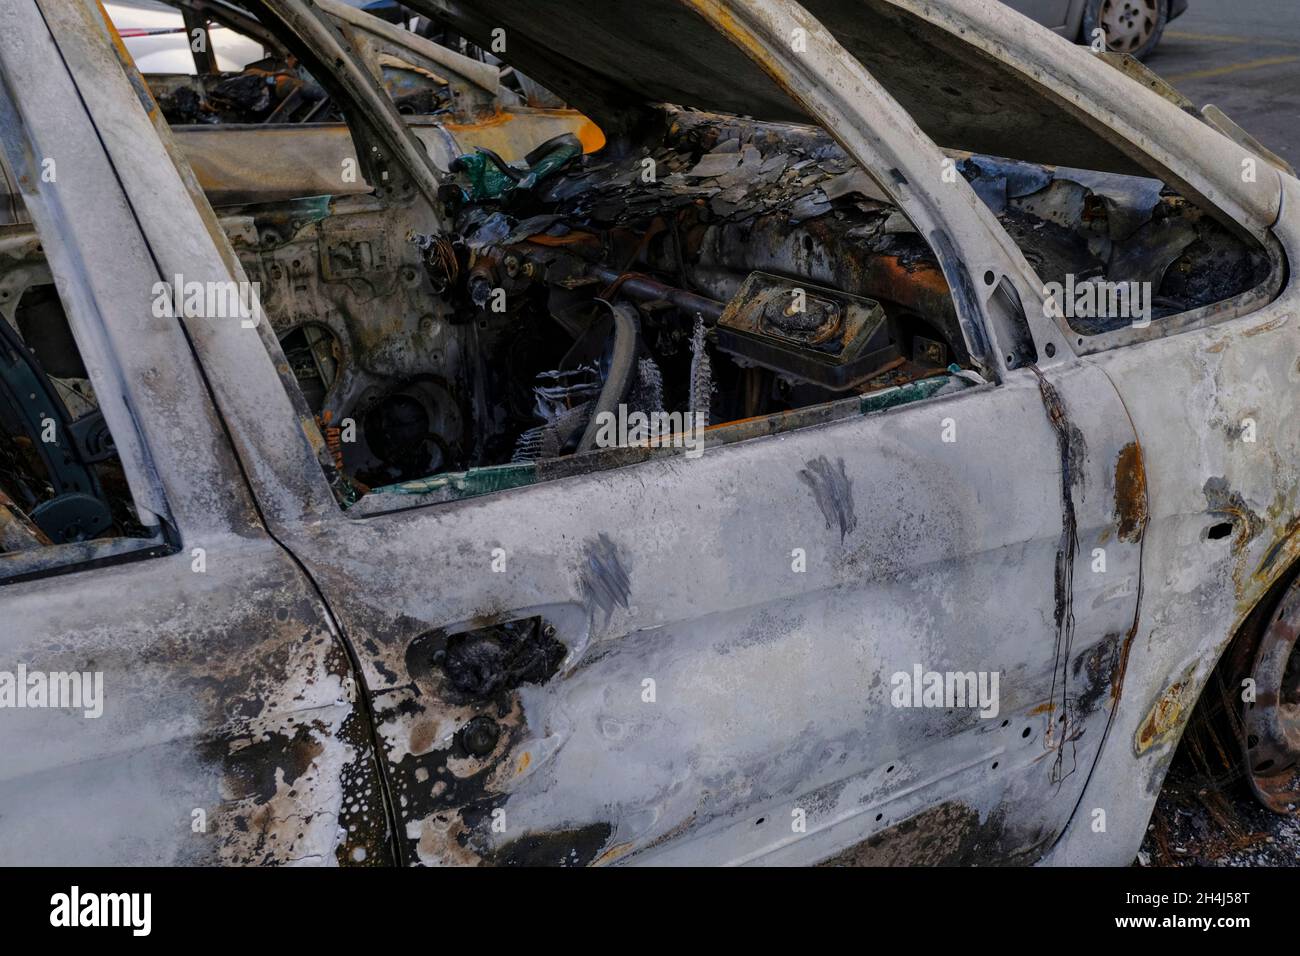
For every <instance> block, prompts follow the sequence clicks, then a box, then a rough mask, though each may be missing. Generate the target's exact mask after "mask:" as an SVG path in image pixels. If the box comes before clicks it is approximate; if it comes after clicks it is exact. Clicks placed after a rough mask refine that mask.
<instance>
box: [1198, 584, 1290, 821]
mask: <svg viewBox="0 0 1300 956" xmlns="http://www.w3.org/2000/svg"><path fill="white" fill-rule="evenodd" d="M1298 633H1300V577H1293V578H1292V579H1291V581H1290V584H1289V585H1288V586H1286V588H1285V590H1283V591H1282V593H1281V595H1280V596H1273V595H1270V597H1269V598H1268V599H1266V600H1264V601H1261V602H1260V605H1259V607H1257V608H1256V609H1255V611H1253V612H1252V613H1251V615H1250V617H1249V618H1248V619H1247V621H1246V624H1245V625H1244V626H1243V627H1242V629H1241V632H1240V633H1239V634H1237V636H1236V637H1235V638H1234V639H1233V641H1232V642H1231V643H1230V644H1229V646H1228V648H1227V650H1226V651H1225V652H1224V654H1223V657H1222V658H1221V659H1220V660H1219V663H1218V665H1217V666H1216V667H1215V669H1214V672H1213V673H1212V674H1211V675H1210V679H1209V680H1208V681H1207V683H1206V686H1205V688H1204V689H1203V690H1202V692H1201V697H1200V700H1198V701H1197V704H1196V708H1195V710H1194V711H1193V713H1192V716H1191V719H1190V720H1189V721H1188V725H1187V729H1186V732H1185V733H1184V735H1183V739H1182V743H1181V745H1180V747H1179V758H1180V759H1181V760H1182V768H1181V769H1182V776H1183V777H1184V778H1185V779H1187V780H1189V781H1190V782H1191V786H1192V789H1194V790H1206V789H1215V790H1220V791H1226V790H1227V789H1229V787H1231V786H1233V785H1235V784H1236V783H1238V782H1240V781H1244V782H1245V783H1246V784H1247V785H1248V786H1249V788H1250V790H1251V792H1252V793H1253V795H1254V797H1255V799H1256V800H1258V801H1259V803H1260V804H1261V805H1263V806H1264V807H1266V808H1267V809H1269V810H1272V811H1273V812H1274V813H1283V814H1296V813H1300V641H1298V640H1297V634H1298ZM1247 678H1249V679H1250V680H1251V686H1252V690H1253V693H1252V695H1251V698H1250V699H1249V700H1247V699H1245V695H1244V694H1243V689H1244V684H1243V681H1245V680H1246V679H1247Z"/></svg>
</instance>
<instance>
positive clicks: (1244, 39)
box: [1164, 30, 1300, 48]
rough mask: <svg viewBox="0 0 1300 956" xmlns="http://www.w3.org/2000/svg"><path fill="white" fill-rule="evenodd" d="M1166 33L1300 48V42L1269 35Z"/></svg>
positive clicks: (1177, 36) (1178, 31)
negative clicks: (1273, 37) (1271, 37)
mask: <svg viewBox="0 0 1300 956" xmlns="http://www.w3.org/2000/svg"><path fill="white" fill-rule="evenodd" d="M1164 35H1165V36H1167V37H1172V38H1173V39H1175V40H1208V41H1209V42H1211V43H1247V44H1254V45H1256V46H1285V47H1296V48H1300V42H1296V41H1294V40H1273V39H1270V38H1268V37H1238V36H1232V35H1230V34H1227V33H1191V32H1189V31H1187V30H1166V31H1165V33H1164Z"/></svg>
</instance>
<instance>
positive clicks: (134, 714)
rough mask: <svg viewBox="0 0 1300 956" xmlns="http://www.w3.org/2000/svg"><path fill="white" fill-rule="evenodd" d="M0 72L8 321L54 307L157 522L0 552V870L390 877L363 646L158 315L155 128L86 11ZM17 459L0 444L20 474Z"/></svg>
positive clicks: (10, 8)
mask: <svg viewBox="0 0 1300 956" xmlns="http://www.w3.org/2000/svg"><path fill="white" fill-rule="evenodd" d="M65 64H70V65H71V64H75V73H74V72H70V71H69V70H66V69H65V68H64V65H65ZM0 70H2V74H3V87H2V88H0V117H2V118H3V122H2V123H0V127H3V130H4V134H3V141H2V142H3V147H4V152H5V154H6V158H7V159H8V161H9V163H10V164H11V167H12V168H13V169H14V170H15V171H16V172H17V174H18V175H17V179H18V181H19V183H20V184H21V185H22V190H23V200H24V203H25V205H26V208H27V211H28V212H30V214H31V218H32V220H33V222H34V223H35V229H31V228H30V227H26V226H11V227H7V228H6V232H5V235H4V236H3V238H2V240H0V241H3V242H4V244H5V249H6V255H5V257H4V259H5V262H4V266H3V267H2V268H0V312H2V313H3V315H0V322H10V321H11V320H12V319H13V318H14V314H15V313H14V311H13V307H14V303H15V301H16V300H18V299H21V298H22V297H23V296H24V295H25V294H26V293H27V292H29V291H31V290H32V289H44V288H49V287H50V285H51V284H53V285H54V286H56V287H57V291H58V296H57V297H56V298H55V299H54V300H53V301H54V302H55V303H57V305H58V307H57V308H51V309H48V310H46V311H45V312H44V313H43V317H44V319H45V320H46V321H47V322H52V321H53V320H54V319H55V318H56V317H59V316H60V313H61V314H62V315H66V319H67V323H68V326H69V327H70V333H71V336H72V338H73V339H75V344H76V352H77V353H78V355H79V357H80V359H81V360H82V361H83V362H84V365H85V367H86V373H87V375H88V380H89V385H90V387H91V389H92V390H93V394H94V395H96V396H97V397H98V402H99V406H100V408H101V410H102V411H103V412H104V415H105V418H106V420H107V427H108V429H109V431H111V436H112V437H111V439H107V438H106V436H105V438H106V440H107V444H108V447H109V448H112V447H113V446H114V442H115V446H116V455H117V456H118V457H119V458H120V459H121V462H122V464H123V468H124V473H125V481H126V483H127V484H128V485H129V492H128V493H127V498H128V499H129V500H130V501H131V502H132V504H131V506H130V507H131V514H132V515H133V517H134V519H137V520H138V522H139V524H140V525H141V526H142V527H140V528H137V529H135V533H134V535H123V536H119V537H106V536H99V537H96V538H95V539H94V540H77V541H69V542H66V543H63V544H58V543H54V544H47V545H46V546H44V547H36V548H24V549H11V548H10V546H9V542H8V541H6V542H5V545H4V547H3V549H0V550H3V551H4V553H2V554H0V620H3V622H4V624H3V626H0V754H3V757H2V758H0V807H3V808H4V810H3V812H2V813H0V863H3V864H6V865H13V864H25V865H66V866H86V865H101V866H107V865H179V864H207V865H214V864H255V863H268V864H269V863H293V862H304V861H308V862H318V863H325V862H338V863H344V864H347V863H359V862H365V863H382V862H384V861H386V860H388V859H389V858H390V854H389V846H390V844H389V840H388V836H389V831H388V829H387V819H386V814H385V809H384V805H383V799H382V787H381V783H380V777H379V775H378V773H377V772H376V771H377V767H376V763H375V760H374V751H373V749H372V747H371V740H370V736H369V725H368V722H367V721H366V720H365V719H364V717H363V716H362V715H361V714H360V713H359V711H358V699H357V695H356V694H355V693H354V686H355V685H354V681H353V676H352V671H351V668H350V666H349V661H348V657H347V653H346V650H345V648H344V646H343V645H342V644H341V643H340V641H339V638H338V634H337V631H336V630H335V629H334V627H333V624H332V623H331V621H330V618H329V615H328V611H327V609H326V607H325V605H324V603H323V602H322V601H321V600H320V598H319V596H318V595H317V594H316V593H315V591H314V590H313V589H312V587H311V582H310V580H309V579H308V578H307V577H306V575H304V574H303V573H302V570H301V569H300V568H299V567H298V565H297V564H295V562H294V561H293V559H292V557H291V556H290V555H289V554H288V553H287V552H286V551H285V550H284V549H283V548H281V547H280V546H279V545H277V544H276V543H275V542H274V541H273V540H272V539H271V538H270V537H269V536H268V535H267V533H266V531H265V528H264V526H263V525H262V523H261V520H260V518H259V516H258V513H257V509H256V507H255V504H254V502H253V499H252V497H251V495H250V494H249V492H248V487H247V484H246V483H245V481H244V478H243V475H242V473H241V471H240V467H239V463H238V461H237V460H236V458H235V456H234V454H233V451H232V449H231V447H230V444H229V441H228V439H227V438H226V436H225V434H224V432H223V429H222V423H221V420H220V418H219V417H218V416H217V414H216V411H215V409H214V408H213V405H212V402H211V397H210V395H209V393H208V392H207V390H206V388H205V386H204V383H203V379H202V376H201V373H200V370H199V367H198V366H197V364H196V363H195V362H194V359H193V354H192V352H191V351H190V349H189V346H188V344H187V343H186V340H185V336H184V333H183V331H182V329H181V328H180V326H179V324H178V323H177V322H176V321H175V320H174V319H170V318H163V317H160V316H159V315H158V314H157V313H156V312H155V311H154V309H153V308H152V305H153V298H154V296H155V294H156V284H157V283H159V282H160V281H164V277H166V278H167V279H170V278H171V277H172V275H173V273H171V272H168V271H167V270H165V269H164V268H162V267H161V266H160V263H159V262H158V259H157V258H156V256H157V255H158V254H159V249H166V248H167V247H168V246H169V245H170V246H171V247H172V248H173V249H174V248H181V247H183V246H184V242H183V240H173V241H172V242H171V243H165V242H161V241H159V239H160V237H159V232H158V231H157V230H156V229H155V231H153V232H152V233H150V232H149V230H148V229H144V228H142V224H141V219H144V218H147V216H144V217H140V218H137V216H136V215H135V212H136V211H137V210H136V207H135V202H136V200H138V198H139V196H140V194H141V193H142V192H143V193H145V194H152V193H155V192H157V191H158V190H160V189H161V190H163V191H165V189H166V185H167V183H168V182H169V179H168V174H170V181H175V180H176V175H175V170H174V169H172V168H170V167H169V166H165V165H159V164H158V163H157V162H156V161H155V162H152V163H151V161H150V157H149V156H148V154H147V146H146V152H145V153H144V154H141V153H140V152H136V151H135V150H136V149H137V148H138V147H140V146H141V145H142V141H141V140H139V139H138V138H136V139H132V134H133V131H132V129H131V127H130V123H131V120H132V118H135V119H137V120H138V121H141V122H145V124H146V125H145V129H146V130H147V129H148V126H147V121H145V120H144V111H143V110H142V109H141V106H140V100H139V99H138V98H137V96H136V94H135V92H134V91H133V90H132V89H131V87H130V86H129V85H128V84H127V82H126V78H125V76H123V74H122V72H121V69H120V67H119V66H118V64H117V60H116V58H115V57H114V56H113V54H112V51H111V48H110V47H109V46H108V43H107V35H106V33H105V32H104V27H103V24H102V22H101V21H100V18H99V15H98V13H96V12H93V11H92V9H91V8H90V7H89V6H87V5H83V4H80V3H77V4H73V3H68V2H50V3H41V4H39V5H38V4H35V3H21V4H9V5H6V6H5V7H3V9H0ZM155 146H156V144H155ZM158 156H159V157H161V158H162V159H163V161H164V162H165V161H166V157H165V154H163V153H161V151H160V150H159V151H158ZM128 159H130V160H131V161H127V160H128ZM154 225H155V226H156V225H157V223H156V222H155V223H154ZM37 230H38V231H37ZM190 261H191V262H192V263H194V264H195V265H198V263H197V261H196V260H193V259H191V260H190ZM200 276H203V273H202V272H201V271H196V272H194V273H192V277H193V278H195V279H198V278H199V277H200ZM205 278H206V277H205ZM28 328H29V329H32V328H33V327H30V326H29V327H28ZM51 331H53V330H50V329H40V328H35V329H34V332H33V340H34V341H35V340H36V339H37V338H38V336H40V335H42V334H44V333H48V332H51ZM41 340H42V341H44V339H43V338H41ZM7 371H8V370H7V369H6V372H7ZM21 441H22V436H19V437H17V438H15V436H13V435H10V434H0V442H4V443H5V446H4V451H5V453H6V454H5V461H6V463H9V462H11V461H12V460H13V459H12V458H11V457H10V454H9V453H11V452H12V451H13V450H14V448H15V446H18V445H19V444H20V442H21ZM9 477H10V475H8V474H6V475H5V478H6V479H8V478H9Z"/></svg>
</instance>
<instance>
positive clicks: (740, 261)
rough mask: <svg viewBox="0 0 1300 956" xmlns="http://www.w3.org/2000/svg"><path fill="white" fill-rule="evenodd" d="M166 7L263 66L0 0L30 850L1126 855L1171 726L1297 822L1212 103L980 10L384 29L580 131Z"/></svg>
mask: <svg viewBox="0 0 1300 956" xmlns="http://www.w3.org/2000/svg"><path fill="white" fill-rule="evenodd" d="M176 3H177V4H178V5H181V6H184V5H186V4H189V3H192V5H193V7H194V9H193V10H192V11H191V12H192V13H199V14H201V16H207V17H214V18H216V17H220V18H222V20H223V22H224V23H225V25H226V26H227V27H228V28H231V29H242V30H243V31H246V32H249V33H250V35H251V34H254V33H255V34H257V35H258V36H259V42H261V43H262V44H263V46H264V47H265V48H266V49H267V50H268V51H269V53H268V58H267V60H266V61H265V62H259V64H254V65H252V66H251V67H250V68H249V69H248V70H244V71H240V72H238V73H232V74H225V73H219V72H218V73H211V74H209V75H206V76H201V77H195V76H189V75H187V76H186V77H185V78H183V79H181V80H177V79H175V78H166V77H149V78H146V77H143V76H141V75H140V74H139V72H138V71H137V70H136V69H135V66H134V64H133V63H132V61H131V59H130V56H129V54H128V53H127V52H126V50H125V48H124V47H123V46H122V45H121V44H120V43H118V42H115V38H114V37H113V36H112V31H111V28H110V25H109V24H108V23H107V22H106V21H105V19H104V16H103V12H102V9H101V8H100V7H99V5H98V4H96V3H93V2H90V0H18V2H10V3H6V4H4V5H3V6H2V7H0V72H2V76H3V83H2V84H0V134H2V136H3V147H4V153H3V155H4V160H5V169H4V171H3V172H4V175H3V177H0V183H2V184H4V188H5V191H4V195H3V196H2V197H0V212H3V214H4V215H5V216H6V220H5V223H4V225H2V226H0V314H2V315H3V321H0V329H3V332H4V340H3V343H0V344H3V346H4V348H3V350H0V354H2V355H3V358H4V362H3V364H2V365H0V424H3V426H4V431H5V441H4V443H3V444H0V452H2V453H3V454H2V455H0V491H3V492H4V496H3V497H0V581H3V586H2V587H0V620H2V621H3V622H4V624H3V627H0V755H3V756H0V807H3V808H4V809H3V813H0V862H4V863H69V864H87V863H105V864H113V863H145V862H150V863H171V864H178V863H211V862H220V863H233V864H271V863H340V864H363V865H371V864H384V863H397V864H417V863H424V864H431V865H432V864H467V865H476V864H485V863H496V864H529V863H549V864H559V865H575V864H614V863H619V864H623V863H626V864H682V863H689V864H723V863H736V864H740V863H744V864H766V863H815V862H826V861H838V862H853V863H899V864H906V863H937V862H950V863H987V862H1024V863H1031V862H1043V863H1059V864H1076V863H1093V864H1096V863H1102V864H1113V865H1127V864H1128V863H1130V862H1131V861H1132V859H1133V857H1134V854H1135V852H1136V850H1137V848H1138V846H1139V844H1140V842H1141V840H1142V837H1143V834H1144V832H1145V829H1146V826H1147V822H1148V820H1149V818H1150V815H1151V811H1152V807H1153V805H1154V803H1155V800H1156V797H1157V795H1158V793H1159V791H1160V788H1161V785H1162V781H1163V780H1164V778H1165V775H1166V771H1167V770H1168V768H1169V764H1170V761H1171V759H1172V758H1173V755H1174V753H1175V750H1176V748H1177V747H1178V745H1179V741H1180V739H1181V738H1182V737H1183V735H1184V731H1185V730H1186V729H1187V728H1188V727H1189V726H1190V725H1191V724H1192V723H1193V715H1194V714H1197V715H1198V716H1197V717H1196V718H1195V722H1196V723H1197V724H1198V725H1199V724H1201V723H1205V724H1207V725H1208V723H1209V722H1212V721H1213V720H1216V719H1218V718H1219V717H1224V718H1226V719H1227V722H1228V730H1227V731H1226V732H1225V733H1224V734H1223V735H1222V736H1220V737H1219V741H1220V743H1221V746H1220V747H1219V751H1220V754H1221V756H1222V757H1223V759H1225V760H1227V761H1228V762H1229V763H1230V765H1231V766H1230V767H1229V768H1228V769H1229V770H1230V771H1232V772H1235V773H1238V774H1240V775H1243V776H1245V777H1246V778H1247V779H1248V780H1249V781H1250V783H1251V785H1252V786H1253V787H1254V789H1255V791H1256V793H1257V794H1258V795H1259V796H1260V798H1261V799H1262V800H1263V801H1264V802H1265V803H1267V804H1268V805H1269V806H1270V807H1272V808H1273V809H1275V810H1278V811H1279V812H1291V811H1293V810H1294V807H1295V803H1296V800H1297V795H1298V794H1300V788H1298V787H1297V783H1296V777H1297V767H1298V766H1300V734H1298V733H1297V729H1296V713H1297V704H1298V702H1297V700H1296V697H1295V695H1296V682H1295V679H1294V675H1295V673H1296V669H1295V664H1294V661H1295V659H1296V658H1295V643H1296V634H1297V627H1296V614H1297V613H1300V611H1298V610H1297V605H1298V604H1300V585H1297V584H1296V572H1297V569H1298V568H1300V472H1298V471H1297V468H1296V462H1297V461H1300V432H1297V429H1296V424H1295V415H1294V409H1295V408H1296V407H1297V404H1298V402H1300V366H1298V365H1297V348H1296V346H1297V335H1298V334H1300V327H1298V326H1297V320H1296V314H1297V308H1300V289H1298V288H1297V285H1296V281H1295V270H1294V269H1292V268H1290V267H1289V266H1288V263H1289V262H1291V261H1294V259H1295V258H1296V256H1297V254H1300V212H1298V211H1297V210H1298V208H1300V206H1298V205H1297V204H1298V203H1300V181H1297V180H1296V179H1295V178H1294V176H1293V174H1292V173H1291V172H1290V171H1289V170H1288V169H1286V168H1285V166H1284V164H1282V163H1281V162H1280V161H1278V160H1276V159H1275V158H1273V157H1272V156H1271V154H1269V153H1268V151H1267V150H1265V149H1264V148H1263V147H1262V146H1260V145H1259V144H1257V143H1255V142H1254V141H1253V140H1251V139H1250V138H1249V137H1248V136H1247V135H1246V134H1244V133H1243V132H1242V131H1240V130H1239V129H1237V128H1236V127H1235V126H1233V125H1232V124H1231V122H1230V121H1229V120H1227V118H1226V117H1224V116H1223V115H1222V114H1221V113H1219V112H1216V111H1207V112H1206V113H1204V114H1201V113H1197V112H1196V111H1195V110H1193V109H1192V108H1191V107H1190V105H1189V104H1187V103H1186V102H1185V101H1182V100H1180V99H1179V98H1178V97H1177V94H1175V93H1174V92H1173V91H1171V90H1168V89H1166V88H1163V87H1161V86H1160V85H1159V84H1158V83H1156V82H1153V81H1151V80H1150V79H1149V78H1143V76H1142V73H1141V67H1140V66H1137V67H1135V66H1134V64H1133V63H1132V61H1131V60H1130V61H1126V60H1124V59H1123V58H1119V57H1114V56H1112V55H1097V54H1094V53H1093V52H1091V51H1090V50H1089V49H1087V48H1086V47H1076V46H1071V45H1068V44H1062V43H1060V42H1059V41H1058V40H1056V39H1055V38H1053V36H1052V34H1051V33H1050V31H1049V30H1047V29H1046V28H1044V27H1043V26H1041V25H1039V24H1035V23H1033V22H1031V21H1030V20H1028V19H1026V18H1025V17H1022V16H1019V15H1017V14H1015V13H1014V12H1012V11H1009V10H1007V9H1005V8H1004V7H1002V6H999V5H997V4H993V3H988V2H983V0H805V2H803V3H797V2H794V0H744V2H739V0H530V2H529V3H527V4H520V3H517V2H514V0H474V2H472V3H461V2H458V0H408V3H409V5H410V6H411V7H412V8H414V9H416V10H417V11H418V12H419V13H420V14H421V15H423V16H427V17H430V18H431V19H434V20H437V21H438V22H441V23H445V24H447V26H448V28H449V29H451V30H454V31H455V32H456V33H457V34H458V35H461V36H466V37H471V38H473V40H474V41H475V43H477V44H478V45H479V46H480V47H482V48H483V49H484V50H490V51H492V52H493V53H494V54H495V55H497V56H500V57H501V58H502V59H504V60H506V61H507V62H508V63H510V65H511V66H513V67H515V68H517V69H520V70H523V71H525V72H526V74H527V75H528V76H529V77H530V78H532V79H534V80H536V81H537V82H539V83H541V84H543V85H544V86H545V87H547V88H548V89H550V90H552V91H553V92H554V93H556V94H557V95H559V96H561V97H563V99H564V100H565V101H566V102H567V103H570V104H571V105H572V106H573V107H574V109H573V110H550V109H537V108H533V107H528V106H510V107H503V106H502V105H501V102H500V99H499V97H497V96H496V84H497V83H498V82H499V74H498V72H497V70H496V69H495V68H490V67H488V66H487V65H486V64H484V63H482V62H479V61H477V60H469V59H468V58H465V57H460V56H458V55H457V54H455V53H453V52H451V51H449V50H447V49H445V48H441V47H436V46H435V45H434V44H432V43H430V42H429V41H427V40H424V39H423V38H421V37H417V36H414V35H413V34H410V33H407V32H404V31H402V30H400V29H398V28H397V27H395V26H393V25H391V24H383V23H379V22H378V21H373V18H371V19H367V17H366V15H365V14H364V13H360V12H358V11H355V10H351V9H350V8H347V7H346V6H345V5H343V4H341V3H338V2H337V0H314V2H307V0H257V2H253V0H249V2H247V3H244V4H241V5H238V6H236V5H231V4H219V3H214V2H213V0H203V2H202V4H199V3H197V2H196V0H176ZM200 6H201V7H202V9H201V10H200V9H198V8H199V7H200ZM241 24H242V27H241V26H240V25H241ZM303 70H308V71H310V72H311V76H312V80H313V82H312V83H310V84H308V83H307V82H306V81H305V80H304V78H303ZM1135 77H1138V78H1139V79H1141V82H1135ZM321 96H325V97H327V102H326V101H323V100H321V99H320V97H321ZM304 97H307V100H304ZM430 102H431V103H433V104H434V108H433V109H432V110H429V111H423V112H421V111H420V110H419V108H417V107H416V106H410V107H409V110H410V111H403V110H404V108H405V107H399V103H400V104H412V103H430ZM304 104H306V105H304ZM308 106H309V107H310V109H307V107H308ZM577 111H580V112H577ZM334 115H338V116H341V117H342V118H343V119H344V121H345V123H346V125H345V124H344V123H320V122H315V121H313V122H309V123H302V122H293V121H292V120H293V119H294V118H296V117H301V116H308V117H312V118H316V119H319V117H321V116H334ZM169 120H170V122H169ZM1207 702H1208V703H1207ZM1198 708H1199V710H1201V711H1203V713H1200V714H1198Z"/></svg>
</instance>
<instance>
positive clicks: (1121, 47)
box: [1083, 0, 1169, 60]
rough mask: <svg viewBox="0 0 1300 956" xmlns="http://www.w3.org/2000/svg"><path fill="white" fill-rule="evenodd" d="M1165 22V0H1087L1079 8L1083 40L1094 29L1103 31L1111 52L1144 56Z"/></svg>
mask: <svg viewBox="0 0 1300 956" xmlns="http://www.w3.org/2000/svg"><path fill="white" fill-rule="evenodd" d="M1168 23H1169V0H1088V5H1087V6H1086V7H1084V10H1083V42H1084V43H1092V39H1093V34H1094V32H1095V31H1096V30H1098V29H1103V30H1105V31H1106V38H1107V39H1106V47H1107V49H1109V50H1110V51H1111V52H1112V53H1128V54H1131V55H1132V56H1135V57H1137V58H1138V59H1139V60H1145V59H1146V58H1147V55H1148V54H1150V52H1151V51H1152V50H1154V49H1155V48H1156V45H1157V44H1158V43H1159V42H1160V38H1161V37H1162V36H1163V35H1164V32H1165V26H1166V25H1167V24H1168Z"/></svg>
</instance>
